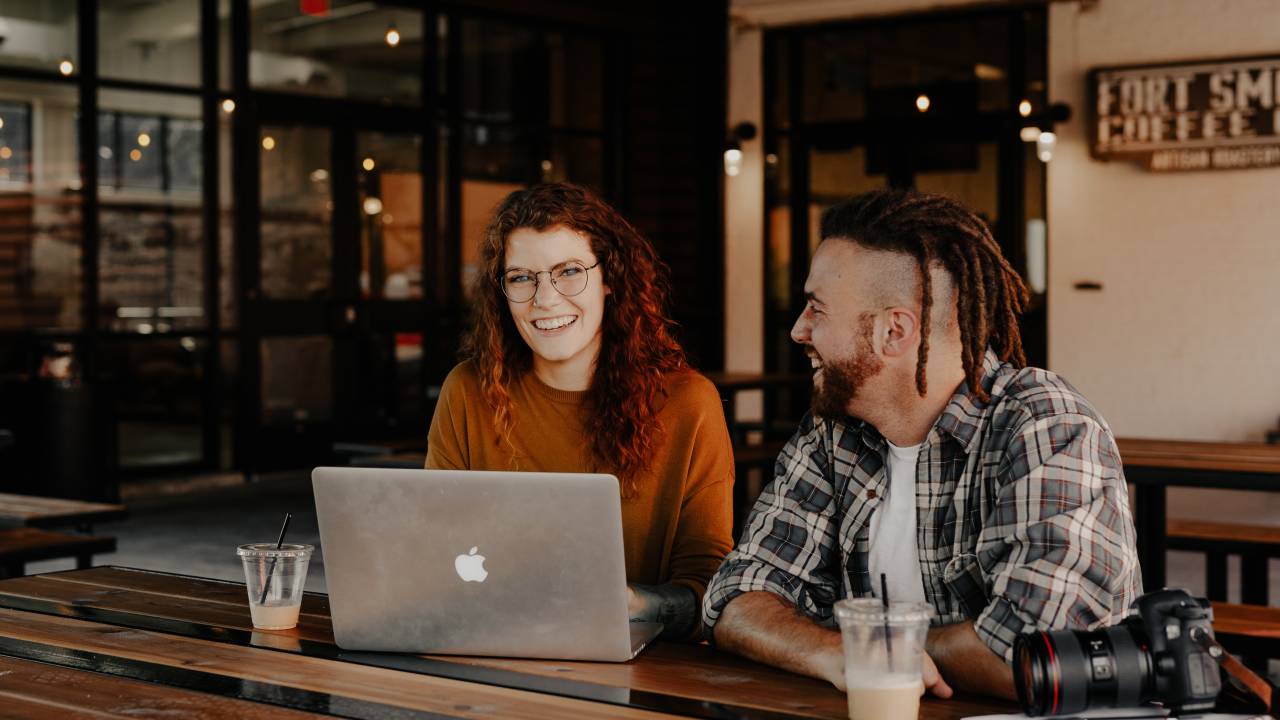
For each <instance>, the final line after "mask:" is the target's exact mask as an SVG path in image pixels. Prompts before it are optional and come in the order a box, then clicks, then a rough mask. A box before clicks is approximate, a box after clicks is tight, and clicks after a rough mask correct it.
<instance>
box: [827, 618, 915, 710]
mask: <svg viewBox="0 0 1280 720" xmlns="http://www.w3.org/2000/svg"><path fill="white" fill-rule="evenodd" d="M835 613H836V620H837V621H838V622H839V623H840V634H841V636H842V637H843V639H844V678H845V684H846V687H847V688H848V692H849V717H850V719H851V720H915V718H916V716H917V715H918V714H919V712H920V693H921V691H922V690H923V687H924V686H923V683H922V681H921V679H920V670H921V663H922V662H923V660H922V658H921V653H923V652H924V641H925V637H926V636H927V635H928V632H929V618H930V617H932V615H933V609H932V608H931V607H930V606H928V605H926V604H923V603H890V604H889V607H888V608H885V607H884V606H883V605H882V604H881V601H880V600H877V599H875V598H859V599H853V600H841V601H840V602H838V603H836V605H835Z"/></svg>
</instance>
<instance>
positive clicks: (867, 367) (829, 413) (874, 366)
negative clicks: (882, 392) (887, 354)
mask: <svg viewBox="0 0 1280 720" xmlns="http://www.w3.org/2000/svg"><path fill="white" fill-rule="evenodd" d="M858 329H859V332H858V347H857V349H856V351H855V352H854V354H853V357H851V358H848V359H846V360H836V361H832V362H827V361H826V360H824V361H823V363H822V384H821V385H817V384H816V383H815V384H814V387H813V414H814V415H817V416H818V417H822V418H840V417H844V416H845V415H848V414H849V403H850V402H851V401H852V400H853V398H854V396H855V395H857V394H858V391H859V390H860V389H862V387H863V386H864V385H866V383H867V381H868V380H870V379H871V378H873V377H875V376H876V375H877V374H878V373H879V372H880V371H881V370H883V369H884V361H883V360H881V359H880V358H879V357H878V356H876V353H875V348H874V347H873V346H872V344H871V335H872V333H874V332H875V316H874V315H871V314H866V315H863V316H862V317H861V318H859V319H858Z"/></svg>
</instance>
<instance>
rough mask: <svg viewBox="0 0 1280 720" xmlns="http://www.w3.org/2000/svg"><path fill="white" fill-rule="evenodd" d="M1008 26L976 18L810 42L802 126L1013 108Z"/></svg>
mask: <svg viewBox="0 0 1280 720" xmlns="http://www.w3.org/2000/svg"><path fill="white" fill-rule="evenodd" d="M1009 22H1010V21H1009V18H1008V16H999V15H997V16H992V15H984V16H971V17H955V18H942V19H920V20H912V21H910V22H892V23H880V24H875V25H871V26H864V27H852V28H836V29H832V30H828V31H823V32H814V33H812V34H809V35H806V36H805V37H804V39H803V42H804V76H805V100H804V103H805V108H804V120H805V122H822V121H837V120H858V119H862V118H864V117H867V116H868V115H870V116H874V117H897V116H913V115H914V114H916V113H918V112H919V110H917V109H916V98H917V97H919V96H920V95H921V94H922V93H923V94H926V95H928V96H929V98H930V102H931V106H930V109H929V112H930V113H931V114H935V115H936V114H965V113H969V114H972V113H974V112H978V111H986V110H1002V109H1006V108H1008V107H1009Z"/></svg>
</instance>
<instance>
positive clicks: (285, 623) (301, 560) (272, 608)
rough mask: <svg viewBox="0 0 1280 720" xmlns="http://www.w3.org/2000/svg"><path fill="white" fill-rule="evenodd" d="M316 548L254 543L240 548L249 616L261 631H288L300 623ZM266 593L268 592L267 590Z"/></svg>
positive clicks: (237, 552) (238, 552)
mask: <svg viewBox="0 0 1280 720" xmlns="http://www.w3.org/2000/svg"><path fill="white" fill-rule="evenodd" d="M313 550H315V547H314V546H312V545H292V544H288V543H285V544H283V545H281V546H280V547H278V548H277V547H276V544H275V543H251V544H248V545H241V546H240V547H238V548H236V554H237V555H239V556H240V558H241V559H242V560H243V561H244V579H245V584H246V587H247V589H248V591H249V614H250V615H251V616H252V617H253V626H254V627H255V628H258V629H259V630H288V629H289V628H291V627H296V626H297V624H298V610H299V609H301V607H302V586H303V585H305V584H306V581H307V566H308V565H309V564H310V562H311V552H312V551H313ZM264 590H265V591H264Z"/></svg>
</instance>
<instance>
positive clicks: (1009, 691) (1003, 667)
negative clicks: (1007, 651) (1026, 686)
mask: <svg viewBox="0 0 1280 720" xmlns="http://www.w3.org/2000/svg"><path fill="white" fill-rule="evenodd" d="M925 651H926V652H928V653H929V656H930V657H931V658H933V662H934V663H935V664H936V665H937V666H938V670H939V671H941V673H942V676H943V677H944V678H946V680H947V682H948V683H949V684H950V685H951V686H952V687H954V688H956V689H958V690H965V691H968V692H974V693H981V694H983V695H993V696H996V697H1003V698H1008V699H1010V700H1016V699H1017V693H1016V691H1015V690H1014V687H1013V669H1012V668H1010V667H1009V665H1008V663H1006V662H1005V661H1004V658H1002V657H1000V656H999V655H996V654H995V653H994V652H992V651H991V648H989V647H987V644H986V643H984V642H982V638H980V637H978V633H977V631H976V630H974V629H973V623H972V622H968V621H966V622H962V623H955V624H953V625H943V626H941V627H935V628H932V629H930V630H929V639H928V640H927V641H926V642H925Z"/></svg>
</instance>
